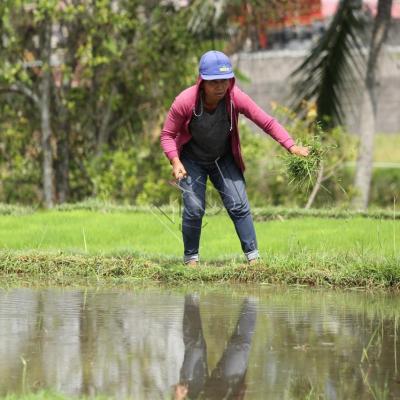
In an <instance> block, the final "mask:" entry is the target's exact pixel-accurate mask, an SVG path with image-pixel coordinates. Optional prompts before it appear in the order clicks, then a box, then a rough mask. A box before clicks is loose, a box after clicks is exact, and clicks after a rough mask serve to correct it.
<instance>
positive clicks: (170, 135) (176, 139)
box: [161, 78, 294, 171]
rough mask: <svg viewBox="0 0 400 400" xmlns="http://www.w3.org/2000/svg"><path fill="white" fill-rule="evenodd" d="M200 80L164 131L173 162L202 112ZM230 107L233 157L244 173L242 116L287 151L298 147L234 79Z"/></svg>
mask: <svg viewBox="0 0 400 400" xmlns="http://www.w3.org/2000/svg"><path fill="white" fill-rule="evenodd" d="M201 81H202V79H201V78H199V79H198V81H197V83H196V85H193V86H191V87H189V88H187V89H186V90H184V91H183V92H181V93H180V94H179V95H178V96H177V97H176V98H175V101H174V102H173V104H172V106H171V108H170V110H169V112H168V115H167V118H166V120H165V123H164V127H163V130H162V131H161V146H162V148H163V150H164V153H165V155H166V156H167V157H168V159H169V160H172V159H173V158H174V157H177V156H178V157H179V154H180V151H181V149H182V146H183V145H184V144H185V143H187V142H188V141H189V140H190V139H191V134H190V131H189V123H190V120H191V119H192V116H193V113H194V112H195V110H197V113H198V112H199V110H198V100H199V96H200V84H201ZM226 106H227V110H228V114H229V117H230V120H231V134H232V140H231V145H232V154H233V157H234V159H235V162H236V164H237V165H238V166H239V168H240V169H241V170H242V171H244V169H245V166H244V162H243V158H242V155H241V150H240V138H239V126H238V119H239V113H241V114H244V115H245V116H246V117H247V118H249V119H250V120H251V121H253V122H254V123H255V124H257V125H258V126H259V127H260V128H261V129H262V130H263V131H264V132H265V133H267V134H269V135H270V136H272V137H273V138H274V139H275V140H276V141H277V142H279V143H280V144H281V145H282V146H283V147H285V148H286V149H289V148H290V147H291V146H293V145H294V141H293V139H292V138H291V137H290V135H289V134H288V133H287V132H286V130H285V129H284V128H283V127H282V126H281V125H280V124H279V123H278V122H277V121H276V120H275V119H274V118H272V117H271V116H270V115H268V114H267V113H266V112H264V111H263V110H262V109H261V108H260V107H259V106H258V105H257V104H256V103H255V102H254V101H253V100H252V99H251V98H250V97H249V96H248V95H247V94H245V93H244V92H242V91H241V90H240V89H239V88H238V87H237V86H236V85H235V80H234V79H231V85H230V87H229V89H228V92H227V95H226Z"/></svg>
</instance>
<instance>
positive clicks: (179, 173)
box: [172, 157, 187, 181]
mask: <svg viewBox="0 0 400 400" xmlns="http://www.w3.org/2000/svg"><path fill="white" fill-rule="evenodd" d="M172 176H173V177H174V178H175V179H177V180H178V181H180V180H181V179H183V178H186V177H187V172H186V169H185V167H184V166H183V164H182V163H181V160H180V159H179V158H178V157H175V158H174V159H173V160H172Z"/></svg>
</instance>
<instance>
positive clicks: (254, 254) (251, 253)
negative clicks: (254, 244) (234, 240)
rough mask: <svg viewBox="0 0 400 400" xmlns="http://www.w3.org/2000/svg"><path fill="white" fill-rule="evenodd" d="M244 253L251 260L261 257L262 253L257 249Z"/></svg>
mask: <svg viewBox="0 0 400 400" xmlns="http://www.w3.org/2000/svg"><path fill="white" fill-rule="evenodd" d="M244 255H245V256H246V258H247V261H251V260H255V259H257V258H260V253H259V252H258V250H257V249H255V250H252V251H249V252H248V253H244Z"/></svg>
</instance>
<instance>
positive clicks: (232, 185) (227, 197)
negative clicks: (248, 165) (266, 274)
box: [179, 154, 259, 263]
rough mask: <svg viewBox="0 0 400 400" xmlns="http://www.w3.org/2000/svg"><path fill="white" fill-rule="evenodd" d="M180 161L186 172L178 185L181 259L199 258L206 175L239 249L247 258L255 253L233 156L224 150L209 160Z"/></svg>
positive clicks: (250, 220) (243, 189)
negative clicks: (236, 239)
mask: <svg viewBox="0 0 400 400" xmlns="http://www.w3.org/2000/svg"><path fill="white" fill-rule="evenodd" d="M181 162H182V164H183V165H184V167H185V169H186V172H187V173H188V176H187V177H186V178H185V179H182V180H181V181H180V183H179V186H180V188H181V190H182V198H183V206H184V208H183V215H182V235H183V244H184V262H185V263H187V262H188V261H191V260H196V261H198V259H199V244H200V234H201V224H202V219H203V215H204V213H205V208H206V200H205V198H206V183H207V177H208V176H209V177H210V180H211V182H212V183H213V185H214V187H215V188H216V189H217V190H218V192H219V194H220V196H221V199H222V202H223V204H224V206H225V208H226V210H227V211H228V214H229V216H230V217H231V219H232V221H233V223H234V225H235V229H236V233H237V235H238V237H239V240H240V244H241V246H242V250H243V252H244V254H245V256H246V258H247V260H248V261H250V260H253V259H255V258H258V257H259V253H258V250H257V239H256V233H255V230H254V224H253V218H252V216H251V213H250V206H249V201H248V199H247V193H246V185H245V181H244V177H243V174H242V172H241V171H240V169H239V168H238V167H237V165H236V164H235V161H234V159H233V156H232V155H230V154H228V155H226V156H224V157H222V158H220V159H217V160H215V161H214V162H213V163H202V162H198V161H195V160H192V159H189V158H188V157H185V156H183V157H182V158H181Z"/></svg>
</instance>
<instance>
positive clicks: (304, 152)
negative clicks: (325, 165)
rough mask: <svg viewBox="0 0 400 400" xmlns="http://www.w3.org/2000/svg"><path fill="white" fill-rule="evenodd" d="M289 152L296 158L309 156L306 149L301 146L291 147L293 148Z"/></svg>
mask: <svg viewBox="0 0 400 400" xmlns="http://www.w3.org/2000/svg"><path fill="white" fill-rule="evenodd" d="M289 151H290V152H291V153H292V154H295V155H296V156H302V157H307V156H308V154H309V150H308V147H302V146H296V145H293V146H292V147H291V148H290V149H289Z"/></svg>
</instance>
